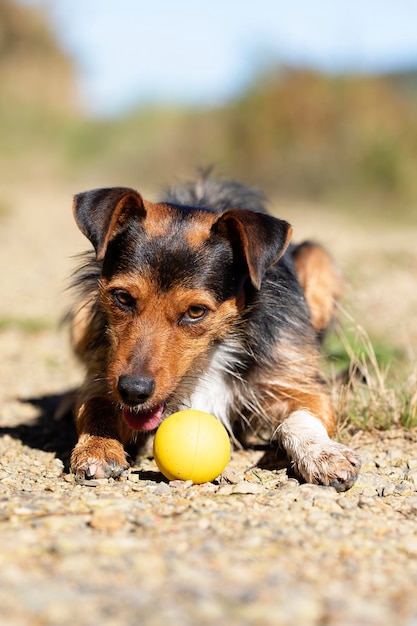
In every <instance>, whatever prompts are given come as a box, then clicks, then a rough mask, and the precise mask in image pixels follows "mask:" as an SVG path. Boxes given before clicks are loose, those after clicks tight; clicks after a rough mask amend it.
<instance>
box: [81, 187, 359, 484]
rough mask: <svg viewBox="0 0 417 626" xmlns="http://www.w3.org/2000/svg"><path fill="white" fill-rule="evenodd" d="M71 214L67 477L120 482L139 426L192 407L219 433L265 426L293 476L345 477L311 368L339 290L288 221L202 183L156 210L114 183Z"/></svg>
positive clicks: (259, 199)
mask: <svg viewBox="0 0 417 626" xmlns="http://www.w3.org/2000/svg"><path fill="white" fill-rule="evenodd" d="M74 214H75V219H76V221H77V224H78V226H79V228H80V229H81V231H82V232H83V233H84V234H85V235H86V237H88V239H89V240H90V241H91V243H92V244H93V247H94V250H95V252H94V253H90V254H89V255H88V257H87V260H86V262H85V263H84V264H83V266H82V267H81V268H80V269H79V271H78V273H77V275H76V279H75V284H76V287H77V289H78V299H77V302H76V304H75V306H74V309H73V311H72V315H71V317H72V337H73V344H74V348H75V351H76V353H77V354H78V356H79V357H80V358H81V359H82V361H83V362H84V364H85V368H86V377H85V382H84V384H83V385H82V386H81V388H80V389H79V391H78V394H77V406H76V422H77V429H78V435H79V440H78V443H77V445H76V446H75V448H74V451H73V453H72V457H71V466H72V470H73V472H74V473H75V475H76V476H77V477H78V478H92V477H96V478H100V477H107V476H119V475H120V474H121V473H122V472H123V471H124V470H125V469H126V468H127V467H128V462H127V456H126V448H125V446H126V445H128V444H129V443H131V442H132V441H134V440H136V439H137V438H138V433H139V432H140V431H142V432H145V433H150V432H152V431H154V430H155V429H156V428H157V426H158V425H159V423H160V422H161V420H163V419H164V418H165V417H166V416H168V415H170V414H171V413H173V412H174V411H177V410H179V409H183V408H191V407H192V408H194V409H201V410H204V411H207V412H209V413H213V414H214V415H215V416H216V417H217V418H218V419H219V420H221V421H222V422H223V424H224V425H225V426H226V428H227V429H228V430H229V432H230V434H231V436H232V437H233V433H234V432H235V431H236V428H238V429H239V430H240V431H242V430H243V431H244V430H247V431H252V430H253V431H256V430H257V429H258V428H262V430H263V431H265V429H268V430H269V432H270V435H271V438H272V439H273V440H274V441H277V445H279V446H280V447H282V448H283V449H284V450H285V452H286V453H287V455H288V458H289V460H290V463H291V465H292V467H293V470H294V472H295V473H296V475H298V476H299V477H300V478H301V479H304V480H305V481H308V482H311V483H316V484H320V485H332V486H334V487H335V488H336V489H338V490H345V489H348V488H349V487H350V486H351V485H352V484H353V483H354V481H355V480H356V477H357V474H358V471H359V467H360V461H359V458H358V456H357V454H356V453H355V452H354V451H353V450H351V449H350V448H348V447H347V446H345V445H342V444H340V443H337V442H335V441H333V440H332V439H331V437H332V436H334V432H335V417H334V412H333V408H332V406H331V401H330V398H329V394H328V392H327V390H326V386H325V384H324V382H323V379H322V376H321V373H320V353H319V350H320V341H321V338H322V337H323V335H324V333H325V332H326V329H327V327H328V325H329V324H330V322H331V320H332V317H333V314H334V307H335V301H336V299H337V296H338V295H339V291H340V280H339V276H338V272H337V270H336V269H335V266H334V264H333V261H332V259H331V258H330V256H329V255H328V254H327V252H326V251H325V250H324V249H323V248H321V247H320V246H317V245H314V244H311V243H308V242H306V243H303V244H300V245H298V246H296V245H292V244H290V238H291V230H292V229H291V226H290V225H289V224H288V223H287V222H286V221H283V220H280V219H277V218H275V217H272V216H271V215H269V214H268V213H267V211H266V209H265V202H264V198H263V196H262V195H261V194H259V193H258V192H256V191H254V190H253V189H251V188H248V187H245V186H244V185H241V184H238V183H235V182H228V181H226V182H224V181H220V182H219V181H216V180H213V179H211V178H210V177H202V178H201V179H199V180H197V182H196V183H194V184H189V185H185V186H183V187H182V188H179V189H172V190H168V191H167V192H166V194H165V196H164V198H163V199H162V201H161V202H160V203H152V202H148V201H146V200H144V199H142V197H141V196H140V195H139V194H138V193H137V192H136V191H134V190H133V189H129V188H123V187H117V188H108V189H95V190H92V191H87V192H85V193H81V194H79V195H77V196H76V197H75V200H74ZM139 438H140V437H139Z"/></svg>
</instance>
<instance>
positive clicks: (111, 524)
mask: <svg viewBox="0 0 417 626" xmlns="http://www.w3.org/2000/svg"><path fill="white" fill-rule="evenodd" d="M125 522H126V517H125V515H124V513H122V512H121V511H117V510H112V509H96V510H95V511H93V514H92V515H91V519H90V526H91V528H94V530H100V531H105V532H114V531H115V530H119V529H120V528H122V526H123V525H124V524H125Z"/></svg>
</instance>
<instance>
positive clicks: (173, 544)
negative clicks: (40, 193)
mask: <svg viewBox="0 0 417 626" xmlns="http://www.w3.org/2000/svg"><path fill="white" fill-rule="evenodd" d="M52 205H53V203H52V202H50V203H49V205H48V202H46V203H44V204H43V205H42V207H47V206H52ZM22 206H23V208H24V209H25V210H26V211H27V213H26V215H28V214H29V206H28V204H26V205H25V204H24V202H23V204H22ZM25 206H26V208H25ZM66 208H67V207H66ZM48 211H49V212H48ZM36 215H37V219H39V220H40V222H39V223H41V224H42V236H40V237H39V242H38V247H37V248H36V250H33V249H32V248H30V254H31V255H33V254H35V252H36V254H38V256H37V257H36V263H34V265H33V267H32V272H33V275H30V274H28V272H29V270H30V268H29V269H28V263H21V262H20V263H19V264H17V265H16V267H14V266H13V267H12V268H11V271H10V272H6V274H7V278H6V287H7V292H6V293H7V294H8V298H4V300H3V303H4V307H5V308H4V309H3V311H2V312H3V314H4V315H6V316H7V315H10V316H12V315H13V316H17V318H19V316H20V317H22V318H25V317H31V315H30V314H31V313H32V314H33V315H34V316H35V317H42V316H44V313H45V310H46V311H47V312H49V311H50V310H51V302H53V301H54V297H55V296H54V289H55V288H57V285H58V284H59V281H60V279H61V275H60V272H61V270H63V269H65V270H66V267H65V268H64V267H63V265H62V262H61V261H57V264H54V263H53V261H52V257H53V258H57V259H58V258H61V256H62V252H63V250H65V251H66V250H68V249H70V248H72V243H71V237H72V235H68V237H65V238H64V239H65V241H63V242H57V241H56V235H55V238H54V239H53V241H55V246H54V248H53V249H52V250H50V238H49V236H48V228H50V229H51V230H52V231H54V229H55V232H56V228H57V226H58V222H59V225H60V224H61V220H63V222H64V225H65V228H66V227H67V226H66V224H67V222H66V221H65V220H67V217H65V218H63V217H62V216H60V217H59V219H58V218H57V219H56V220H55V222H54V221H53V220H52V221H51V220H50V219H49V217H48V215H51V211H50V209H48V210H47V209H46V208H39V211H38V213H36ZM23 217H24V213H19V212H17V213H16V215H15V217H14V218H13V220H12V219H10V220H9V221H8V222H7V224H6V227H5V228H3V230H2V231H1V232H0V240H1V241H0V243H1V244H2V246H0V258H1V260H2V261H3V267H6V266H7V265H5V263H6V261H7V262H8V264H9V266H10V258H11V256H10V254H11V253H12V246H13V233H16V228H19V233H22V232H23V234H24V233H25V232H26V241H27V242H29V241H31V237H30V225H29V226H26V225H25V221H24V219H23ZM69 223H70V222H69V221H68V224H69ZM3 226H4V225H3ZM60 227H61V226H60ZM25 228H26V231H25ZM68 228H70V227H69V226H68ZM13 229H14V230H13ZM68 232H71V231H68ZM23 240H25V238H24V237H23ZM14 241H16V239H14ZM19 241H21V240H19ZM77 243H78V241H77ZM61 245H62V246H63V249H61V248H60V246H61ZM7 246H9V248H7ZM28 250H29V249H28ZM45 250H48V251H49V252H48V253H49V254H50V255H52V256H50V257H48V260H47V263H48V271H47V272H43V271H41V270H40V273H39V274H38V273H37V272H36V275H35V271H34V270H36V268H37V267H38V266H39V267H45V257H42V254H44V253H45ZM28 253H29V252H28ZM22 254H24V252H23V253H22V250H20V256H22ZM60 263H61V264H60ZM29 265H30V263H29ZM42 280H43V283H42ZM26 285H27V289H26ZM13 289H16V292H15V294H13V291H11V290H13ZM57 291H58V290H57ZM12 295H14V296H15V297H13V298H12V297H11V296H12ZM32 302H33V306H32ZM3 303H2V306H3ZM45 303H46V304H47V306H45ZM7 307H8V308H7ZM44 309H45V310H44ZM55 309H56V310H57V309H60V307H55ZM55 317H57V313H56V314H55ZM0 354H1V361H0V400H1V402H0V539H1V543H0V622H1V623H2V624H7V625H8V626H26V625H30V626H49V625H51V626H52V625H53V626H60V625H63V626H66V625H67V624H68V625H70V624H71V625H72V624H77V626H90V625H91V626H93V625H94V626H96V625H97V624H101V625H103V626H119V625H121V624H123V625H128V626H130V625H132V626H133V625H135V626H136V625H137V624H140V625H145V626H153V625H155V626H160V625H161V624H166V625H167V626H171V625H172V626H188V625H190V626H204V625H206V624H207V625H211V624H225V625H227V626H229V625H230V626H235V625H236V626H240V625H246V624H247V625H254V626H255V625H256V626H263V625H265V626H267V625H271V626H281V625H282V626H286V625H288V626H289V625H291V626H292V625H294V624H296V625H300V626H310V625H323V626H358V625H359V626H362V625H363V626H368V625H369V626H374V625H375V626H384V625H387V626H392V625H393V624H395V625H396V626H403V625H404V626H416V625H417V597H416V593H415V590H416V588H417V524H416V513H417V447H416V440H417V433H416V432H414V431H413V432H406V431H391V432H385V433H381V434H378V435H370V434H367V433H358V435H356V436H355V438H354V439H353V441H350V444H351V445H353V447H355V448H357V449H358V450H359V452H360V454H361V456H362V460H363V467H362V472H361V474H360V477H359V480H358V482H357V483H356V485H355V486H354V487H353V488H352V489H351V490H350V491H348V492H347V493H344V494H339V493H337V492H336V491H335V490H334V489H332V488H324V487H317V486H311V485H302V484H299V483H298V482H297V481H296V480H295V479H294V478H292V477H291V475H290V474H289V473H288V472H287V469H286V468H285V467H283V468H282V469H279V470H270V469H266V468H264V469H260V468H259V467H257V465H256V464H257V463H258V462H259V461H260V459H261V457H262V455H263V452H262V451H261V450H251V451H242V450H241V451H236V452H234V453H233V455H232V459H231V462H230V464H229V466H228V467H227V469H226V471H225V473H224V475H223V476H222V477H221V479H219V480H218V481H215V482H213V483H209V484H205V485H199V486H196V485H191V484H188V483H181V482H172V483H168V482H166V481H165V480H164V479H163V478H162V476H161V475H160V474H159V473H158V472H157V469H156V466H155V464H154V462H153V460H152V459H151V458H147V457H144V458H139V459H137V460H136V463H135V464H134V465H133V466H132V468H131V469H130V471H129V473H128V475H127V476H126V477H124V478H123V479H122V480H120V481H113V480H110V481H107V480H105V481H101V480H93V481H89V482H88V483H86V484H76V483H75V482H74V480H73V477H72V476H71V475H70V474H69V473H68V466H67V462H68V454H69V451H70V449H71V447H72V444H73V441H74V436H75V434H74V429H73V424H72V423H71V422H69V421H66V420H62V421H60V422H57V421H54V419H53V418H52V413H53V409H54V405H55V403H56V399H57V398H56V395H57V394H59V393H60V392H62V391H65V390H67V389H69V388H71V387H73V386H74V385H76V384H77V382H78V381H79V379H80V371H79V369H78V366H77V364H76V363H75V362H74V361H73V360H72V357H71V355H70V353H69V350H68V345H67V339H66V335H65V333H64V332H63V331H60V330H55V328H54V327H53V326H51V327H49V328H46V329H45V330H40V331H38V332H36V333H35V332H30V329H28V328H27V327H25V325H24V324H23V323H21V324H20V325H19V323H17V324H15V325H13V324H11V325H9V326H8V327H7V325H6V327H4V328H3V330H2V331H1V332H0Z"/></svg>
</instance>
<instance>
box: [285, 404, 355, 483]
mask: <svg viewBox="0 0 417 626" xmlns="http://www.w3.org/2000/svg"><path fill="white" fill-rule="evenodd" d="M311 400H312V401H311ZM309 404H311V406H310V407H309ZM328 404H329V403H328V402H327V401H326V398H324V397H322V398H319V401H317V398H316V399H314V398H312V399H310V403H309V402H308V400H307V401H305V402H303V405H300V407H299V408H296V409H295V410H293V411H292V412H291V413H290V415H289V416H288V417H287V418H286V419H285V420H284V421H283V422H282V424H281V425H280V426H279V427H278V429H277V435H278V437H279V441H280V443H281V445H282V447H283V448H284V450H285V451H286V453H287V455H288V457H289V458H290V459H291V462H292V465H293V468H294V471H295V473H296V474H298V475H299V476H300V477H302V478H303V479H304V480H306V481H307V482H310V483H315V484H319V485H329V486H331V487H334V488H335V489H337V491H345V490H347V489H350V487H352V485H353V484H354V482H355V481H356V479H357V477H358V473H359V470H360V467H361V461H360V458H359V456H358V454H357V453H356V452H355V451H354V450H352V449H351V448H349V447H348V446H345V445H343V444H341V443H338V442H336V441H334V440H333V439H331V437H330V435H332V434H333V430H334V418H333V414H332V412H331V410H329V408H328ZM320 405H321V406H322V407H323V412H322V413H320V412H319V411H317V407H318V406H320ZM326 405H327V406H326Z"/></svg>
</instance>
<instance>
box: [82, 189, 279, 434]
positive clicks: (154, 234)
mask: <svg viewBox="0 0 417 626" xmlns="http://www.w3.org/2000/svg"><path fill="white" fill-rule="evenodd" d="M74 214H75V219H76V221H77V224H78V226H79V228H80V229H81V231H82V232H83V233H84V234H85V235H86V237H88V239H89V240H90V241H91V243H92V244H93V246H94V249H95V251H96V256H97V260H98V261H99V262H100V263H101V267H102V269H101V278H100V281H99V300H100V306H101V308H102V309H103V311H104V312H105V316H106V320H107V333H108V337H109V339H110V344H111V358H110V362H109V363H108V371H107V372H106V376H107V379H108V381H109V388H110V389H109V390H110V392H111V394H112V396H113V398H114V400H115V401H116V402H119V403H120V404H121V405H122V406H123V407H124V417H125V419H126V421H127V422H128V424H129V425H130V426H131V427H132V428H135V429H139V430H151V429H153V428H155V427H156V426H157V425H158V423H159V421H160V419H161V417H162V413H163V410H164V406H165V405H166V403H168V402H170V400H172V399H173V398H174V399H177V400H178V401H180V400H181V399H179V398H175V396H176V393H178V391H177V390H178V389H179V388H184V379H187V380H188V381H189V384H192V381H193V380H194V381H195V380H196V379H197V378H198V376H199V375H200V374H201V373H202V372H203V370H204V366H205V361H206V360H207V355H208V353H209V351H210V348H211V347H212V346H213V345H215V344H216V342H220V341H222V340H223V339H224V338H225V337H226V336H227V335H230V334H231V333H233V332H234V331H235V329H236V327H237V325H238V321H239V319H240V316H241V313H242V310H243V309H244V307H245V293H247V285H248V284H249V285H251V288H252V289H255V290H259V289H260V288H261V283H262V279H263V276H264V274H265V272H266V271H267V269H268V268H269V267H270V266H271V265H273V264H274V263H275V262H276V261H277V260H278V259H279V258H280V257H281V256H282V254H283V253H284V251H285V249H286V247H287V245H288V243H289V239H290V236H291V227H290V225H289V224H288V223H287V222H284V221H282V220H278V219H276V218H273V217H271V216H270V215H267V214H263V213H255V212H252V211H245V210H239V209H231V210H227V211H224V212H221V213H218V212H215V211H212V210H210V209H208V208H199V207H197V208H196V207H186V206H177V205H172V204H155V203H151V202H147V201H144V200H143V199H142V198H141V196H140V195H139V194H138V193H137V192H136V191H134V190H132V189H127V188H120V187H117V188H110V189H97V190H93V191H88V192H86V193H82V194H79V195H77V196H76V197H75V200H74Z"/></svg>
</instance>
